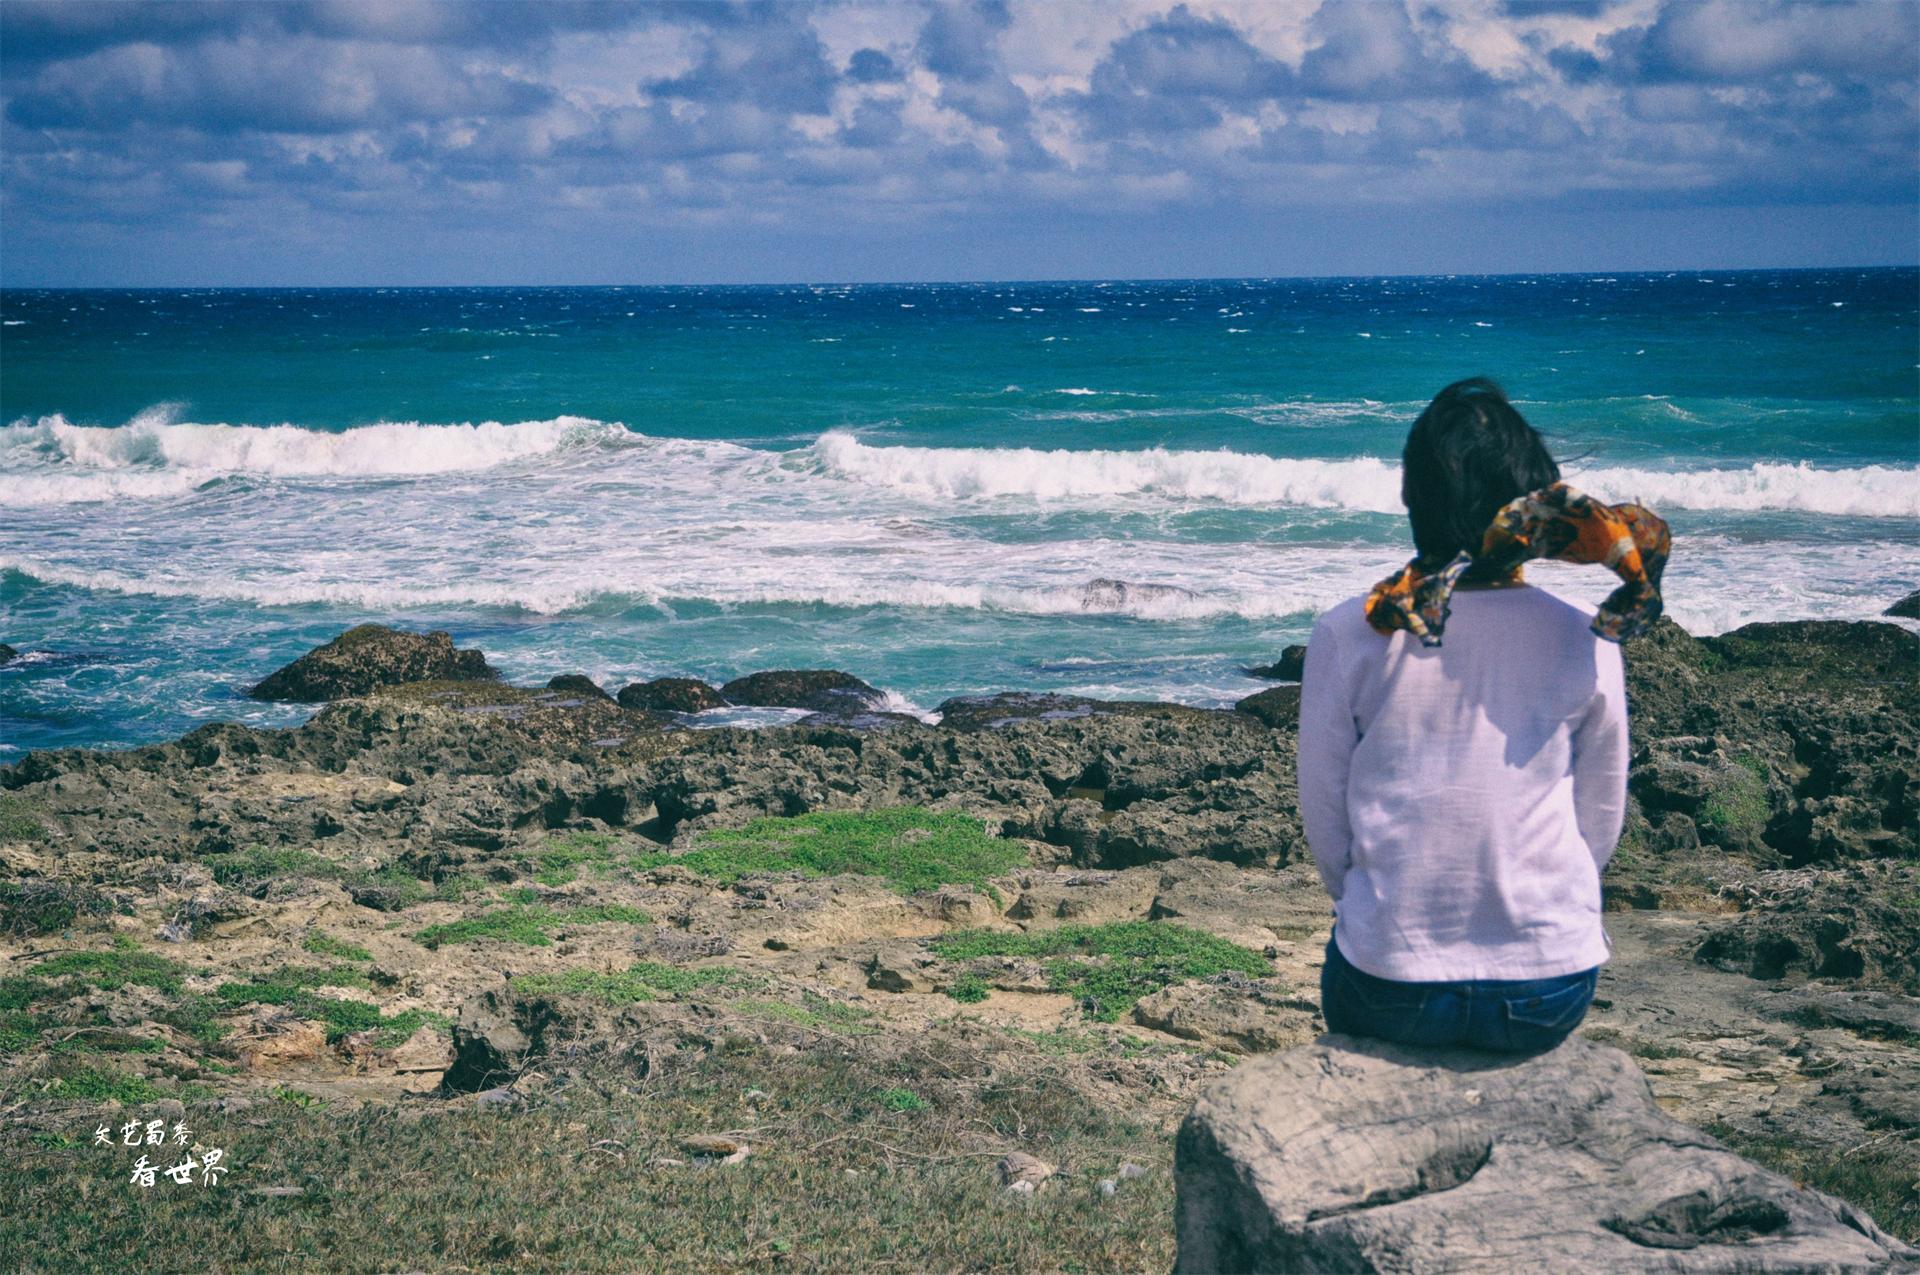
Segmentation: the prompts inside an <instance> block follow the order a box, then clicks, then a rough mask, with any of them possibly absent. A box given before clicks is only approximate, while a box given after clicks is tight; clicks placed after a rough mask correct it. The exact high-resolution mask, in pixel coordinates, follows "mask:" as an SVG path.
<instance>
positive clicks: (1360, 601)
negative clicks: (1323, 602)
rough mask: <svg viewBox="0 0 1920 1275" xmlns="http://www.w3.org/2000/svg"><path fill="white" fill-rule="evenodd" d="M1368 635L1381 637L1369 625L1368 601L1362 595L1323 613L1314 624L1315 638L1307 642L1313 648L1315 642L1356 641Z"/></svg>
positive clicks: (1336, 604)
mask: <svg viewBox="0 0 1920 1275" xmlns="http://www.w3.org/2000/svg"><path fill="white" fill-rule="evenodd" d="M1368 634H1372V635H1373V636H1375V637H1379V636H1381V635H1380V634H1378V633H1375V632H1374V629H1373V626H1372V625H1370V624H1368V623H1367V599H1366V595H1364V594H1362V595H1360V596H1358V597H1352V598H1348V599H1347V600H1346V601H1345V602H1338V603H1335V604H1334V605H1333V606H1330V607H1328V608H1327V609H1326V610H1324V611H1322V612H1321V613H1320V617H1319V619H1317V620H1315V621H1314V622H1313V636H1312V637H1311V638H1309V639H1308V640H1307V645H1308V646H1309V648H1311V646H1312V645H1313V643H1315V642H1327V643H1334V642H1341V641H1356V640H1359V639H1360V638H1362V637H1363V636H1365V635H1368Z"/></svg>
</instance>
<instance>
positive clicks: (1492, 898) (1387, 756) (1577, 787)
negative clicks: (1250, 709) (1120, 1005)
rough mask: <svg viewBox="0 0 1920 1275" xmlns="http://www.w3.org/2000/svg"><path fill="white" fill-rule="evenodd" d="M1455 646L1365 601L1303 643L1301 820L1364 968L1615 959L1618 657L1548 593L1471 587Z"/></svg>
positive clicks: (1438, 974) (1405, 973) (1620, 762)
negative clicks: (1610, 884)
mask: <svg viewBox="0 0 1920 1275" xmlns="http://www.w3.org/2000/svg"><path fill="white" fill-rule="evenodd" d="M1452 606H1453V610H1452V614H1451V616H1450V618H1449V619H1448V622H1447V631H1446V643H1445V645H1443V646H1438V647H1435V646H1425V645H1422V644H1421V643H1420V642H1419V641H1418V640H1417V639H1416V638H1415V637H1414V635H1413V634H1411V633H1407V632H1396V633H1393V634H1391V635H1385V634H1381V633H1379V632H1376V631H1375V630H1374V629H1372V628H1371V627H1370V626H1369V625H1368V623H1367V619H1366V616H1365V614H1364V611H1363V605H1362V601H1361V600H1360V599H1354V600H1353V601H1350V602H1347V603H1343V604H1342V605H1340V606H1337V607H1334V608H1333V609H1332V610H1330V611H1328V612H1327V613H1325V614H1324V615H1323V616H1322V617H1321V618H1320V621H1319V623H1318V624H1317V625H1316V626H1315V628H1314V633H1313V637H1312V639H1311V641H1310V642H1309V644H1308V648H1307V667H1306V674H1305V679H1304V685H1303V687H1302V694H1301V711H1300V751H1299V759H1300V760H1299V768H1300V795H1301V811H1302V817H1303V819H1304V821H1305V823H1306V830H1307V835H1308V839H1309V841H1310V843H1311V844H1312V848H1313V851H1314V856H1315V859H1316V862H1317V863H1318V864H1319V866H1320V870H1321V875H1322V877H1323V878H1324V879H1325V880H1326V883H1327V888H1328V890H1329V891H1330V892H1331V893H1332V894H1333V896H1334V898H1335V900H1336V901H1337V903H1338V908H1339V926H1338V929H1337V932H1336V939H1337V942H1338V944H1339V947H1340V950H1341V952H1342V953H1343V954H1344V955H1345V956H1346V958H1347V959H1348V960H1349V961H1350V962H1352V964H1353V965H1354V966H1356V967H1357V968H1359V969H1361V970H1363V971H1365V972H1366V973H1368V974H1372V975H1374V976H1376V977H1379V978H1385V979H1394V980H1400V981H1408V982H1433V981H1456V980H1474V979H1508V980H1510V979H1539V978H1546V977H1551V976H1555V975H1560V974H1566V973H1571V972H1574V971H1578V970H1585V969H1589V968H1591V967H1593V966H1595V965H1598V964H1600V963H1601V962H1602V961H1604V960H1605V959H1606V956H1607V944H1606V938H1605V934H1604V931H1603V930H1602V928H1601V925H1600V885H1599V873H1600V869H1601V868H1602V867H1603V866H1604V865H1605V863H1606V861H1607V858H1608V857H1609V856H1610V855H1611V853H1612V851H1613V847H1614V844H1615V842H1616V841H1617V839H1618V837H1619V834H1620V827H1621V820H1622V816H1623V814H1624V804H1625V801H1624V799H1625V776H1626V764H1627V741H1626V702H1625V693H1624V689H1623V686H1622V670H1621V662H1620V648H1619V647H1618V646H1617V645H1616V644H1614V643H1612V642H1607V641H1603V640H1601V639H1599V638H1597V637H1595V636H1594V634H1593V633H1592V632H1591V630H1590V629H1589V627H1588V625H1589V621H1590V620H1591V618H1592V613H1591V612H1587V611H1583V610H1581V609H1580V608H1578V607H1575V606H1572V605H1570V604H1568V603H1566V602H1563V601H1561V600H1560V599H1558V598H1555V597H1554V596H1553V595H1551V594H1549V593H1546V592H1544V591H1542V590H1539V589H1534V588H1529V587H1526V586H1512V587H1503V588H1488V589H1461V590H1459V591H1457V592H1456V593H1455V594H1454V596H1453V600H1452Z"/></svg>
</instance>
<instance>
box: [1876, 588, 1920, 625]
mask: <svg viewBox="0 0 1920 1275" xmlns="http://www.w3.org/2000/svg"><path fill="white" fill-rule="evenodd" d="M1880 614H1882V615H1897V616H1899V617H1900V618H1901V619H1903V620H1920V589H1915V590H1914V591H1913V592H1912V593H1909V594H1908V595H1907V596H1906V597H1904V598H1901V599H1900V600H1899V601H1898V602H1896V603H1894V604H1893V605H1892V606H1890V607H1888V608H1887V609H1886V610H1885V611H1882V612H1881V613H1880Z"/></svg>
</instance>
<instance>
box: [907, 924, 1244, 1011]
mask: <svg viewBox="0 0 1920 1275" xmlns="http://www.w3.org/2000/svg"><path fill="white" fill-rule="evenodd" d="M931 947H932V949H933V951H934V953H935V954H936V955H938V956H941V957H944V958H945V959H947V960H950V961H967V960H974V959H978V958H981V957H990V956H1020V957H1028V958H1031V959H1034V960H1038V961H1039V962H1040V963H1041V964H1042V966H1043V967H1044V968H1045V969H1046V971H1047V978H1048V982H1049V984H1050V985H1051V986H1052V987H1053V989H1054V990H1055V991H1057V992H1064V993H1066V994H1067V995H1069V996H1072V997H1074V998H1076V999H1077V1000H1080V1001H1081V1002H1082V1003H1083V1004H1084V1005H1085V1007H1086V1010H1087V1013H1088V1015H1089V1016H1090V1017H1092V1018H1094V1019H1097V1020H1099V1021H1101V1022H1108V1023H1110V1022H1115V1021H1117V1020H1118V1019H1119V1018H1120V1017H1121V1015H1123V1014H1125V1013H1126V1012H1127V1011H1128V1010H1130V1009H1132V1008H1133V1006H1134V1004H1135V1002H1137V1001H1138V1000H1139V999H1140V998H1141V997H1143V996H1149V995H1152V994H1153V993H1154V992H1157V991H1159V990H1160V989H1161V988H1163V987H1169V986H1171V985H1173V984H1175V983H1184V982H1186V981H1187V980H1188V979H1195V978H1207V977H1209V976H1211V975H1214V974H1220V973H1225V972H1228V971H1234V972H1238V973H1242V974H1250V975H1253V976H1255V977H1264V976H1266V975H1269V974H1271V973H1273V967H1272V966H1271V965H1270V964H1268V962H1267V959H1266V958H1265V957H1263V956H1261V955H1260V954H1259V953H1258V952H1253V951H1249V950H1248V949H1246V948H1244V947H1241V946H1239V945H1238V944H1235V943H1229V942H1227V941H1226V940H1225V939H1222V938H1216V937H1214V936H1213V935H1211V934H1207V933H1204V932H1202V931H1200V930H1195V929H1192V928H1189V927H1188V926H1184V925H1173V924H1168V923H1166V922H1160V921H1121V922H1117V923H1115V924H1111V925H1063V926H1060V927H1059V928H1058V929H1052V930H1038V931H1033V932H1031V933H1006V932H1002V931H997V930H959V931H956V932H955V933H952V934H947V935H942V936H941V937H940V938H937V939H935V940H933V942H932V944H931Z"/></svg>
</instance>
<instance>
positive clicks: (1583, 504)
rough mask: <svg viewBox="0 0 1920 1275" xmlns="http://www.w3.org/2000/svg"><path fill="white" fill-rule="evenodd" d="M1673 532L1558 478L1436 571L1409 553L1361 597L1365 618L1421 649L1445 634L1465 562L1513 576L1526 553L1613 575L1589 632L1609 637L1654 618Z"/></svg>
mask: <svg viewBox="0 0 1920 1275" xmlns="http://www.w3.org/2000/svg"><path fill="white" fill-rule="evenodd" d="M1672 547H1673V537H1672V536H1671V535H1670V534H1669V533H1668V531H1667V524H1666V523H1665V522H1664V521H1663V520H1662V519H1661V518H1660V517H1659V516H1658V515H1657V514H1655V513H1653V512H1652V511H1651V510H1649V509H1646V508H1644V507H1642V506H1640V505H1605V504H1602V503H1600V502H1599V501H1597V500H1595V499H1593V498H1592V497H1591V496H1587V495H1583V494H1582V493H1580V492H1578V491H1576V490H1574V489H1573V488H1572V487H1569V486H1567V485H1566V484H1565V483H1554V484H1553V485H1552V486H1550V487H1542V488H1541V489H1540V490H1539V491H1536V492H1533V493H1532V494H1530V495H1526V496H1521V497H1518V498H1517V499H1514V500H1511V501H1509V502H1507V504H1506V505H1504V506H1503V507H1502V508H1501V510H1500V512H1499V513H1498V514H1496V515H1494V519H1493V523H1492V525H1491V526H1489V527H1488V528H1487V530H1486V534H1485V536H1484V537H1482V539H1481V542H1480V552H1479V553H1473V554H1470V553H1468V552H1466V551H1465V550H1464V549H1463V550H1461V551H1460V553H1458V554H1456V555H1455V556H1454V559H1453V561H1451V562H1449V563H1447V564H1446V565H1445V566H1443V567H1441V568H1440V569H1439V570H1438V571H1431V572H1430V571H1427V570H1425V569H1423V568H1422V567H1421V565H1420V559H1418V558H1415V559H1414V560H1413V561H1412V562H1409V563H1408V564H1407V565H1406V566H1404V567H1402V568H1401V569H1400V570H1399V571H1397V572H1395V573H1394V574H1393V575H1391V576H1389V577H1388V578H1387V579H1385V580H1382V581H1381V582H1380V583H1379V584H1376V585H1374V586H1373V591H1372V592H1370V593H1369V594H1367V623H1368V624H1371V625H1372V626H1373V627H1374V628H1375V629H1377V630H1378V631H1380V632H1381V633H1392V632H1393V631H1394V630H1396V629H1405V630H1406V631H1407V632H1409V633H1411V634H1413V635H1414V636H1415V637H1417V638H1419V639H1420V641H1421V643H1422V644H1423V645H1426V646H1439V645H1440V636H1441V634H1442V633H1444V632H1445V631H1446V627H1447V614H1448V612H1449V610H1450V609H1451V608H1450V605H1449V600H1450V599H1451V597H1452V595H1453V589H1454V585H1455V584H1456V583H1458V582H1459V579H1460V577H1461V576H1462V575H1463V574H1464V573H1465V572H1466V571H1467V569H1468V568H1469V567H1472V568H1475V574H1476V575H1480V576H1484V577H1486V578H1489V579H1494V578H1498V577H1500V576H1502V575H1506V576H1516V577H1517V576H1518V574H1519V571H1520V566H1521V564H1522V563H1524V562H1527V561H1529V560H1531V559H1533V558H1558V559H1559V560H1560V561H1562V562H1580V563H1589V562H1597V563H1601V564H1603V565H1605V566H1607V567H1609V568H1611V569H1612V571H1613V573H1614V574H1615V575H1617V576H1619V577H1620V581H1621V583H1620V587H1619V588H1617V589H1615V590H1614V591H1613V592H1612V593H1610V594H1608V595H1607V600H1606V601H1605V602H1602V603H1601V604H1600V610H1599V611H1598V612H1597V613H1596V614H1595V615H1594V617H1593V631H1594V632H1595V633H1596V634H1598V635H1599V636H1601V637H1603V638H1606V639H1607V640H1608V641H1610V642H1619V641H1622V640H1624V639H1626V638H1630V637H1634V636H1637V635H1638V634H1641V633H1644V632H1645V631H1646V630H1647V628H1648V626H1650V625H1651V624H1652V623H1653V622H1654V621H1655V620H1657V619H1659V618H1660V611H1661V607H1662V605H1663V604H1662V602H1661V599H1660V573H1661V572H1662V571H1663V570H1665V569H1666V565H1667V554H1668V553H1669V552H1670V551H1671V550H1672Z"/></svg>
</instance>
